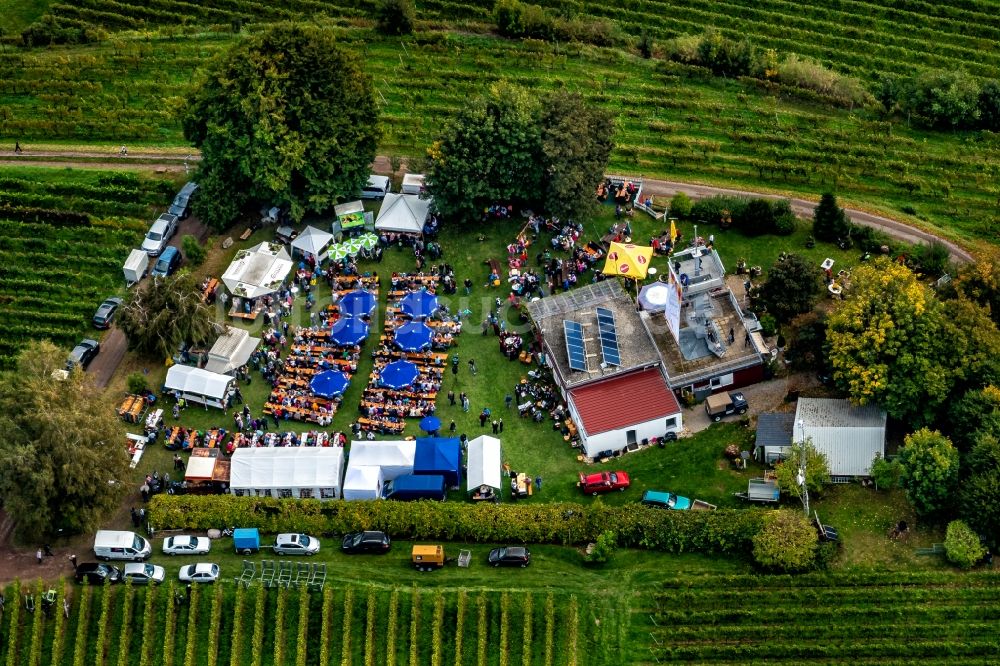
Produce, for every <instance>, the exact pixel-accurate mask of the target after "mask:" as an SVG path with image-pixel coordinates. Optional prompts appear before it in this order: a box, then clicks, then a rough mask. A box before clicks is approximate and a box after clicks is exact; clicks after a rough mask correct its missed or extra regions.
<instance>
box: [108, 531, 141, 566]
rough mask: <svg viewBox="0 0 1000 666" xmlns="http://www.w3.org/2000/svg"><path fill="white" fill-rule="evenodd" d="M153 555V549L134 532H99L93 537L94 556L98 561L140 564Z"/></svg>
mask: <svg viewBox="0 0 1000 666" xmlns="http://www.w3.org/2000/svg"><path fill="white" fill-rule="evenodd" d="M152 554H153V547H152V546H150V545H149V542H148V541H146V540H145V539H143V538H142V537H141V536H139V535H138V534H136V533H135V532H119V531H116V530H100V531H99V532H98V533H97V536H96V537H94V555H96V556H97V559H99V560H129V561H131V562H142V561H144V560H148V559H149V556H150V555H152Z"/></svg>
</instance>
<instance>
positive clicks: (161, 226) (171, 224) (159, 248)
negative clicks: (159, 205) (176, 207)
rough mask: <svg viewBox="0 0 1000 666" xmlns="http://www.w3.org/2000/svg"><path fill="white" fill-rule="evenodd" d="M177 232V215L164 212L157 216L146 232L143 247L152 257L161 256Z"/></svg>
mask: <svg viewBox="0 0 1000 666" xmlns="http://www.w3.org/2000/svg"><path fill="white" fill-rule="evenodd" d="M175 233H177V216H176V215H171V214H170V213H164V214H163V215H160V217H158V218H156V221H155V222H153V226H151V227H150V228H149V231H147V232H146V238H145V239H143V241H142V249H143V250H144V251H145V252H146V254H148V255H149V256H151V257H156V256H159V254H160V253H161V252H163V249H164V248H165V247H167V243H169V242H170V239H171V238H173V236H174V234H175Z"/></svg>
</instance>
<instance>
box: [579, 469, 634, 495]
mask: <svg viewBox="0 0 1000 666" xmlns="http://www.w3.org/2000/svg"><path fill="white" fill-rule="evenodd" d="M630 483H631V481H629V478H628V473H627V472H620V471H619V472H598V473H596V474H580V481H579V482H577V484H576V485H578V486H580V490H582V491H583V492H584V493H586V494H588V495H597V494H598V493H607V492H610V491H612V490H620V491H622V492H624V491H625V489H626V488H628V487H629V484H630Z"/></svg>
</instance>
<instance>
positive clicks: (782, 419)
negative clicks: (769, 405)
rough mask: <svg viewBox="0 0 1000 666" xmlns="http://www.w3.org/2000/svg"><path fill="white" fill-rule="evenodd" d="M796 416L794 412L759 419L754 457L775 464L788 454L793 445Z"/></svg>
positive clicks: (762, 415) (763, 416) (774, 414)
mask: <svg viewBox="0 0 1000 666" xmlns="http://www.w3.org/2000/svg"><path fill="white" fill-rule="evenodd" d="M794 427H795V414H793V413H792V412H784V413H780V414H779V413H767V414H761V415H760V416H758V417H757V436H756V438H755V440H754V457H755V458H756V459H757V460H760V461H762V462H765V463H768V464H773V463H774V462H776V461H777V460H780V459H781V458H782V457H783V456H785V455H786V454H787V453H788V447H790V446H791V445H792V431H793V429H794Z"/></svg>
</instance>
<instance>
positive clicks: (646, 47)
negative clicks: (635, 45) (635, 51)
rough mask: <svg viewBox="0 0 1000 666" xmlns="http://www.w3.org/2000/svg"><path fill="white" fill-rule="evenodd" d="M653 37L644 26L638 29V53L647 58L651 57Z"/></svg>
mask: <svg viewBox="0 0 1000 666" xmlns="http://www.w3.org/2000/svg"><path fill="white" fill-rule="evenodd" d="M653 48H654V44H653V37H652V36H651V35H650V34H649V30H647V29H646V28H645V27H643V28H642V30H640V31H639V53H640V55H642V57H643V58H645V59H647V60H649V59H650V58H652V57H653Z"/></svg>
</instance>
